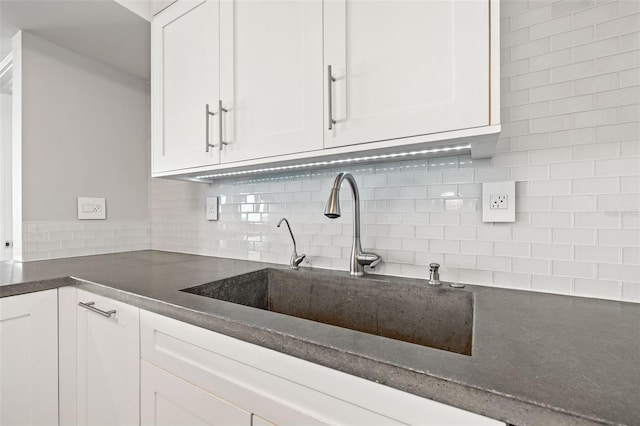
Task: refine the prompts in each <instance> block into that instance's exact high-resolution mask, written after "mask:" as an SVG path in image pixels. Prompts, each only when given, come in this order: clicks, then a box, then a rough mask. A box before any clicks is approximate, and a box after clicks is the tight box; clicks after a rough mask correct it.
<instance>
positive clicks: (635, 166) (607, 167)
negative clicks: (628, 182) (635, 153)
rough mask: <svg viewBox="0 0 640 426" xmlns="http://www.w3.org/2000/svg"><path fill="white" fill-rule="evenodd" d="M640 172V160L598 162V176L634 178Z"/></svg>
mask: <svg viewBox="0 0 640 426" xmlns="http://www.w3.org/2000/svg"><path fill="white" fill-rule="evenodd" d="M639 171H640V158H619V159H615V160H598V161H596V176H632V177H636V176H637V175H638V172H639Z"/></svg>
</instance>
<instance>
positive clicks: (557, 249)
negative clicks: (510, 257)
mask: <svg viewBox="0 0 640 426" xmlns="http://www.w3.org/2000/svg"><path fill="white" fill-rule="evenodd" d="M531 257H533V258H539V259H567V260H568V259H571V258H572V257H573V250H572V246H571V245H569V244H541V243H533V244H531Z"/></svg>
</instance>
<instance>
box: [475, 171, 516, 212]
mask: <svg viewBox="0 0 640 426" xmlns="http://www.w3.org/2000/svg"><path fill="white" fill-rule="evenodd" d="M482 221H483V222H515V221H516V183H515V182H514V181H508V182H485V183H483V184H482Z"/></svg>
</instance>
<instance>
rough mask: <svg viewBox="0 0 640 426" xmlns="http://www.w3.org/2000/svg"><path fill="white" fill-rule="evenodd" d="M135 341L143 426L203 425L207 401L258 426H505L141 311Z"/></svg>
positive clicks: (241, 422) (241, 421)
mask: <svg viewBox="0 0 640 426" xmlns="http://www.w3.org/2000/svg"><path fill="white" fill-rule="evenodd" d="M140 339H141V340H140V348H141V357H142V359H143V361H142V363H143V367H142V373H143V376H142V392H143V396H142V421H143V424H154V425H155V424H166V423H163V421H162V420H164V419H173V417H170V416H176V417H175V419H176V422H174V424H175V423H181V419H185V420H186V419H188V418H191V417H190V416H194V418H197V419H201V420H202V421H203V422H205V423H206V422H208V421H209V420H206V419H205V418H204V417H203V416H204V415H203V414H199V413H201V412H202V410H201V409H202V407H201V405H202V406H203V407H204V406H206V405H207V404H213V403H212V402H211V401H216V404H220V406H222V407H225V409H224V412H225V413H227V410H228V412H229V413H238V412H240V413H251V415H249V417H248V418H249V419H250V421H251V422H252V424H254V425H260V426H264V425H269V424H274V425H300V424H304V425H314V424H352V425H364V424H375V425H399V424H415V425H498V424H502V423H501V422H498V421H495V420H492V419H489V418H486V417H483V416H480V415H477V414H473V413H470V412H467V411H464V410H460V409H458V408H454V407H451V406H447V405H445V404H441V403H437V402H434V401H430V400H427V399H424V398H420V397H418V396H415V395H412V394H409V393H406V392H402V391H399V390H397V389H393V388H390V387H387V386H384V385H380V384H377V383H374V382H371V381H368V380H365V379H361V378H359V377H355V376H351V375H349V374H345V373H341V372H339V371H336V370H333V369H330V368H327V367H322V366H320V365H317V364H313V363H311V362H308V361H304V360H301V359H298V358H295V357H292V356H288V355H285V354H282V353H279V352H276V351H272V350H269V349H266V348H262V347H259V346H256V345H252V344H249V343H246V342H242V341H240V340H237V339H234V338H231V337H228V336H224V335H221V334H218V333H215V332H212V331H210V330H206V329H203V328H200V327H195V326H193V325H189V324H186V323H183V322H180V321H177V320H174V319H171V318H167V317H164V316H161V315H157V314H154V313H151V312H147V311H144V310H142V311H140ZM151 364H153V365H151ZM147 375H148V376H149V377H151V378H152V379H151V383H147V380H149V379H148V378H147ZM161 377H162V379H160V378H161ZM172 383H173V384H174V385H172ZM194 388H195V389H194ZM187 393H188V394H189V395H191V394H193V395H198V396H197V400H198V401H199V402H194V400H195V399H196V397H194V399H191V398H187V397H186V394H187ZM220 400H222V401H223V402H221V401H220ZM206 401H209V402H206ZM216 406H218V405H216ZM161 410H162V413H161V414H162V416H161V415H160V414H158V412H159V411H161ZM236 410H237V411H236ZM212 411H214V410H212ZM238 415H240V414H238ZM167 421H170V420H167ZM171 421H172V420H171ZM187 423H188V422H187ZM196 424H197V423H196ZM212 424H216V423H215V422H212ZM227 424H245V425H246V424H249V423H248V421H247V420H245V418H244V417H239V422H238V423H236V422H227Z"/></svg>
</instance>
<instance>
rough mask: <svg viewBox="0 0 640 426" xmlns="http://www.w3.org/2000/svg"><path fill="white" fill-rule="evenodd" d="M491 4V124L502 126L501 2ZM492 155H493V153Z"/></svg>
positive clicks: (493, 1)
mask: <svg viewBox="0 0 640 426" xmlns="http://www.w3.org/2000/svg"><path fill="white" fill-rule="evenodd" d="M489 4H490V7H491V9H490V13H491V16H490V17H489V23H490V34H489V43H490V46H489V51H490V54H491V56H490V63H489V66H490V73H489V78H490V83H491V86H490V87H491V88H490V90H491V92H490V93H489V95H490V96H491V98H490V99H491V105H490V111H489V114H490V117H489V118H490V121H489V123H490V124H491V125H496V124H500V0H491V2H490V3H489ZM496 142H497V140H496ZM494 149H495V146H494ZM491 155H493V152H492V153H491Z"/></svg>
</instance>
